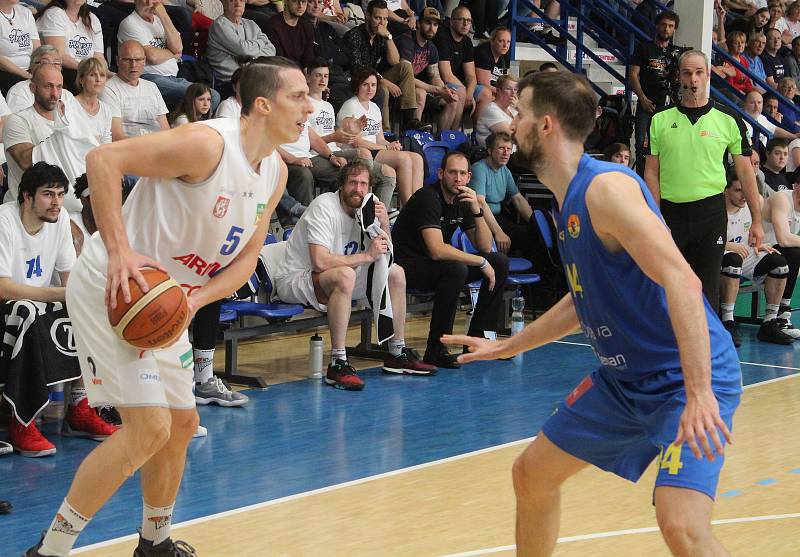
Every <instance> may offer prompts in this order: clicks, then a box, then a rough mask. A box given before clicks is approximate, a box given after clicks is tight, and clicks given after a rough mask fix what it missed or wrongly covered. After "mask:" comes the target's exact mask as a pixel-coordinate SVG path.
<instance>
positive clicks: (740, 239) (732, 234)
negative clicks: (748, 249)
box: [727, 205, 753, 244]
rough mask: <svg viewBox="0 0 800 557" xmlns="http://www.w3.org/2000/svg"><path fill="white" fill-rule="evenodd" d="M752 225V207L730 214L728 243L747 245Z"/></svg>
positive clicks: (745, 207)
mask: <svg viewBox="0 0 800 557" xmlns="http://www.w3.org/2000/svg"><path fill="white" fill-rule="evenodd" d="M751 224H753V218H752V216H751V215H750V207H748V206H747V205H745V206H744V207H742V208H741V209H739V210H738V211H736V212H735V213H728V229H727V238H728V240H727V241H728V242H731V243H733V244H742V243H747V236H748V233H749V232H750V225H751Z"/></svg>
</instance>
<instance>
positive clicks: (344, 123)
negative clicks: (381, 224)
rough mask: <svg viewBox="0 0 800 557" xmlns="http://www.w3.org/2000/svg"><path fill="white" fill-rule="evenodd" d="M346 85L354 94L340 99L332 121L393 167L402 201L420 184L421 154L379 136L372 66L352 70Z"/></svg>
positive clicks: (378, 117) (376, 156)
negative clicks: (337, 111)
mask: <svg viewBox="0 0 800 557" xmlns="http://www.w3.org/2000/svg"><path fill="white" fill-rule="evenodd" d="M350 87H351V88H352V90H353V92H354V93H355V96H354V97H350V98H349V99H348V100H346V101H345V102H344V104H343V105H342V108H340V109H339V113H338V114H337V115H336V122H337V124H338V125H339V127H341V128H343V129H344V130H345V131H346V132H348V133H357V134H358V136H357V137H356V141H355V145H353V146H354V147H363V148H365V149H369V150H370V151H371V152H372V158H373V159H374V160H375V161H377V162H379V163H382V164H385V165H388V166H390V167H391V168H393V169H394V171H395V172H396V173H397V194H398V197H399V198H400V203H402V204H405V203H406V202H407V201H408V199H409V198H410V197H411V195H412V194H413V193H414V192H415V191H416V190H418V189H419V188H421V187H422V181H423V179H424V166H423V161H422V157H420V156H419V155H418V154H417V153H411V152H408V151H403V150H402V149H403V148H402V147H401V146H400V142H399V141H393V142H391V143H389V142H388V141H386V139H385V138H384V137H383V125H382V118H381V109H380V108H378V105H376V104H375V103H374V102H372V98H373V97H374V96H375V92H376V91H377V88H378V73H377V72H376V71H375V70H373V69H372V68H359V69H357V70H355V71H354V72H353V78H352V80H351V81H350Z"/></svg>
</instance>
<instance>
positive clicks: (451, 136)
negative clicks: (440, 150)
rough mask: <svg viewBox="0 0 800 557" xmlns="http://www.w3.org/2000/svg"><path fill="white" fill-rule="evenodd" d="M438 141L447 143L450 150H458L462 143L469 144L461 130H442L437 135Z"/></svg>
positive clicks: (467, 138)
mask: <svg viewBox="0 0 800 557" xmlns="http://www.w3.org/2000/svg"><path fill="white" fill-rule="evenodd" d="M439 141H441V142H442V143H447V145H448V146H449V147H450V150H451V151H453V150H455V149H458V148H459V147H460V146H461V144H462V143H469V137H467V134H465V133H464V132H462V131H461V130H444V131H442V132H441V133H440V134H439Z"/></svg>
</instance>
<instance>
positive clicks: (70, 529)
mask: <svg viewBox="0 0 800 557" xmlns="http://www.w3.org/2000/svg"><path fill="white" fill-rule="evenodd" d="M90 520H91V518H86V517H85V516H83V515H82V514H80V513H79V512H78V511H76V510H75V509H73V508H72V506H71V505H70V504H69V503H67V500H66V499H64V501H62V503H61V506H60V507H59V508H58V512H57V513H56V516H55V518H54V519H53V522H52V523H51V524H50V528H48V529H47V533H46V534H45V535H44V540H43V541H42V547H40V548H39V550H38V551H39V555H55V556H57V557H67V555H69V552H70V550H71V549H72V546H73V545H75V541H76V540H77V539H78V536H79V535H80V533H81V531H82V530H83V529H84V528H85V527H86V525H87V524H89V521H90Z"/></svg>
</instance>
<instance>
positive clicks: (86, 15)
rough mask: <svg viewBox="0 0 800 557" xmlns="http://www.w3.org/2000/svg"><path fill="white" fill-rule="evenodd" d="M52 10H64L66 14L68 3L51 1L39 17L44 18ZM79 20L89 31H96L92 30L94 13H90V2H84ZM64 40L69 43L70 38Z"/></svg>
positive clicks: (62, 0)
mask: <svg viewBox="0 0 800 557" xmlns="http://www.w3.org/2000/svg"><path fill="white" fill-rule="evenodd" d="M50 8H61V9H62V10H64V11H65V12H66V11H67V2H66V0H50V3H49V4H47V6H45V8H44V10H42V13H41V14H39V17H40V18H41V17H42V16H44V12H46V11H47V10H49V9H50ZM78 19H80V20H81V22H82V23H83V24H84V25H85V26H86V28H87V29H90V30H92V31H94V30H95V29H94V28H92V13H91V12H90V11H89V3H88V2H84V4H83V6H81V7H80V8H78ZM64 39H65V40H66V41H67V42H69V39H70V38H69V37H64ZM95 46H97V45H95Z"/></svg>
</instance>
